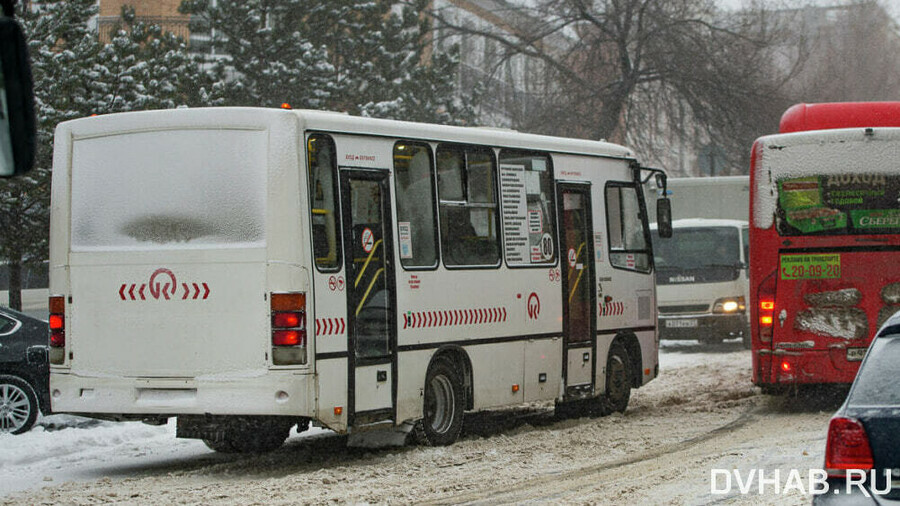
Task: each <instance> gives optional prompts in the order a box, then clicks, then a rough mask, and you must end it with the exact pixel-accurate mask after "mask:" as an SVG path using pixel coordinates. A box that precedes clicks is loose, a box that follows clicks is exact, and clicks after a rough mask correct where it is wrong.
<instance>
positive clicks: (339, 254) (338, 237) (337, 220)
mask: <svg viewBox="0 0 900 506" xmlns="http://www.w3.org/2000/svg"><path fill="white" fill-rule="evenodd" d="M313 137H317V138H325V139H328V142H329V143H331V147H332V149H333V151H334V158H333V160H332V180H331V182H332V187H333V194H334V196H335V202H334V205H335V208H334V233H335V238H334V244H335V255H336V261H335V266H334V267H321V266H320V265H319V262H318V261H317V260H316V246H315V237H314V233H313V228H312V225H313V207H312V204H313V202H314V199H313V187H312V181H311V180H310V172H311V168H310V165H309V140H310V139H311V138H313ZM303 152H304V155H305V156H304V158H305V165H306V174H305V178H306V186H307V196H306V198H307V202H306V210H307V213H308V216H309V247H310V258H311V259H312V263H313V266H315V269H316V270H317V271H318V272H321V273H323V274H334V273H336V272H341V271H342V270H343V269H344V262H343V258H344V257H343V253H344V235H343V233H344V231H343V229H344V226H343V221H342V220H343V215H342V213H343V211H342V208H341V188H340V186H341V185H340V181H339V180H338V179H339V178H340V169H339V168H338V160H337V143H336V142H335V141H334V137H333V136H332V135H331V134H330V133H327V132H319V131H308V132H306V136H305V138H304V141H303Z"/></svg>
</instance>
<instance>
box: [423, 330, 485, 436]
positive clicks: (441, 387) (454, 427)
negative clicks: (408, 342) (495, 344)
mask: <svg viewBox="0 0 900 506" xmlns="http://www.w3.org/2000/svg"><path fill="white" fill-rule="evenodd" d="M471 387H472V381H471V364H470V362H469V359H468V356H467V355H466V353H465V352H464V351H463V350H462V349H460V348H455V347H453V348H446V349H441V350H438V352H436V353H435V354H434V356H432V358H431V362H430V363H429V364H428V370H427V372H426V374H425V384H424V387H423V389H424V392H423V396H422V397H423V398H422V418H421V419H420V420H418V421H417V422H416V424H415V426H414V429H413V430H414V436H415V439H416V441H417V442H418V443H420V444H425V445H428V446H446V445H450V444H453V443H454V442H455V441H456V439H457V438H458V437H459V434H460V433H461V432H462V426H463V416H464V412H465V410H466V409H467V406H469V402H470V401H469V399H470V398H471V394H470V391H471Z"/></svg>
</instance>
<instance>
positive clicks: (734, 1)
mask: <svg viewBox="0 0 900 506" xmlns="http://www.w3.org/2000/svg"><path fill="white" fill-rule="evenodd" d="M752 1H753V0H718V2H719V5H722V6H723V7H727V8H735V9H736V8H739V7H741V6H743V5H749V4H750V3H751V2H752ZM762 1H763V3H767V4H774V5H777V4H784V5H787V6H791V7H800V6H803V5H818V6H830V5H842V4H846V3H852V2H853V1H854V0H762ZM879 2H880V3H881V4H882V5H884V6H885V8H886V9H887V11H888V12H889V13H890V14H891V15H892V16H894V19H897V18H898V17H900V0H879Z"/></svg>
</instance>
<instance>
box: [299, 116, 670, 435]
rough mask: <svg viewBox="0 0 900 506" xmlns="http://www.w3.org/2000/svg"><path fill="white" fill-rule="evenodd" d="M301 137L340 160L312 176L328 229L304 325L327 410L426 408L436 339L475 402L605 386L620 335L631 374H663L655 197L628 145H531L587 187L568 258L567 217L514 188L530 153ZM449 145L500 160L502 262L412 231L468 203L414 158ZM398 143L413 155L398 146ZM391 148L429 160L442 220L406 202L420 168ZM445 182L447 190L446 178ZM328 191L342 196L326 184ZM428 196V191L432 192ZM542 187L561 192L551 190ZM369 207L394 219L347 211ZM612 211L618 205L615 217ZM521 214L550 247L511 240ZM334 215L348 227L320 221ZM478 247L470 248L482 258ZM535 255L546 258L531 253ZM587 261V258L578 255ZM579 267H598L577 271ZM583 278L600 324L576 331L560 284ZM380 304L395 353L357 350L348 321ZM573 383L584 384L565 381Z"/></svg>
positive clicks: (327, 419) (640, 378)
mask: <svg viewBox="0 0 900 506" xmlns="http://www.w3.org/2000/svg"><path fill="white" fill-rule="evenodd" d="M305 142H306V149H307V151H308V153H307V154H308V159H307V163H308V164H309V166H310V167H316V168H318V167H320V166H321V167H323V168H324V169H323V170H324V171H326V172H327V171H330V172H331V174H332V176H322V177H314V178H313V179H314V180H311V183H310V198H311V202H312V204H311V205H312V219H313V226H312V230H313V237H314V238H315V237H319V238H320V239H319V240H320V242H321V244H322V245H321V246H320V247H318V249H317V247H316V246H315V245H313V249H314V250H315V251H316V261H317V263H318V266H317V270H316V272H315V274H314V275H313V278H314V287H315V289H314V291H315V296H314V299H315V310H314V311H315V312H314V318H311V319H310V324H309V332H310V334H311V335H313V334H314V335H315V338H314V341H315V349H316V351H315V356H316V371H317V375H318V384H319V395H318V418H319V420H320V421H322V422H323V423H325V424H326V425H328V426H329V427H332V428H335V429H338V430H342V429H344V428H347V427H348V426H355V427H357V428H362V427H363V426H365V425H369V424H377V423H380V422H384V421H388V420H390V421H393V422H394V423H395V424H399V423H402V422H404V421H406V420H412V419H416V418H420V417H421V416H422V396H423V389H424V385H425V377H426V373H427V371H428V367H429V364H430V363H431V360H432V358H433V357H434V356H435V355H436V354H444V353H449V354H452V356H454V357H458V358H459V360H460V364H462V366H463V368H464V371H463V372H464V373H465V375H466V377H467V378H468V379H467V389H468V391H469V396H468V397H469V399H468V400H469V405H468V408H469V409H483V408H490V407H497V406H506V405H515V404H520V403H523V402H529V401H538V400H550V399H560V400H564V399H568V398H570V397H571V396H574V397H573V398H580V397H583V396H592V395H596V394H599V393H601V392H603V391H604V389H605V383H606V360H607V354H608V351H609V348H610V345H611V343H612V341H613V340H614V339H616V338H618V339H621V340H622V342H623V343H624V344H623V345H624V346H625V347H626V348H627V350H628V353H629V355H630V357H631V359H632V360H633V364H632V367H631V370H632V371H633V372H634V374H635V377H634V381H633V385H634V386H640V385H642V384H644V383H646V382H647V381H649V380H650V379H652V378H653V377H655V375H656V372H657V348H658V343H657V340H656V332H655V313H654V312H653V311H652V308H653V307H655V301H654V285H653V278H652V263H651V259H650V250H649V241H648V238H647V230H646V226H645V224H646V219H645V213H646V209H643V207H642V206H641V202H642V196H641V194H640V189H639V188H638V186H637V185H635V184H634V183H633V181H632V177H633V172H632V170H631V166H630V164H629V162H628V161H627V160H618V159H603V158H599V157H586V156H574V155H558V154H554V155H552V156H551V155H550V154H541V153H539V152H536V153H533V156H537V157H544V158H546V161H547V162H548V163H550V166H548V167H547V169H548V170H549V169H550V168H551V167H552V169H553V171H554V172H555V174H556V177H557V178H559V179H565V180H568V181H569V182H568V183H566V186H565V189H566V191H569V192H570V193H571V194H572V195H576V196H579V197H580V198H583V203H581V204H579V206H581V207H578V208H577V209H578V210H580V211H579V212H588V213H590V230H589V232H588V233H587V236H586V237H582V239H581V242H580V243H577V244H574V245H573V247H572V248H571V249H572V250H573V251H572V252H571V255H572V259H571V262H570V259H569V255H570V252H569V251H558V252H554V251H552V248H561V247H562V245H561V244H560V243H559V242H558V241H557V237H556V234H557V232H559V233H560V234H561V233H563V232H564V230H558V229H557V227H560V228H562V229H565V227H566V224H565V221H564V219H563V217H561V216H557V217H556V218H555V219H553V220H552V221H550V213H547V211H546V210H545V211H543V212H541V213H538V212H536V211H531V212H529V213H527V215H526V211H525V209H531V208H526V207H525V206H526V203H525V201H524V193H523V198H522V199H519V197H517V196H516V193H517V192H518V191H519V190H517V189H516V188H519V187H520V186H523V187H524V186H525V184H526V183H525V182H524V181H526V180H527V179H528V178H525V179H522V178H523V177H524V175H522V174H520V173H518V172H517V171H521V170H523V169H522V168H521V167H520V166H519V165H518V164H520V163H527V162H519V161H516V162H510V158H509V157H508V156H506V155H507V154H508V153H510V152H513V150H505V149H503V148H499V149H498V148H494V149H490V150H488V149H487V148H484V147H479V146H474V147H466V146H459V145H449V144H448V143H440V142H423V141H405V140H403V139H393V138H372V137H366V136H360V135H343V134H336V133H317V132H315V131H314V130H312V131H311V132H308V133H307V134H306V137H305ZM326 145H327V146H328V147H323V146H326ZM448 146H449V147H448ZM451 148H452V149H453V150H457V151H459V152H466V150H467V149H472V150H474V151H473V152H475V153H476V154H477V153H482V154H484V156H490V157H493V159H494V160H495V163H496V165H495V167H496V169H495V171H496V174H495V176H494V177H495V179H494V181H495V183H494V184H496V182H497V181H498V180H499V183H500V184H499V187H498V188H496V189H495V193H496V197H495V198H496V200H495V204H494V205H493V206H490V207H486V209H487V210H488V211H487V212H488V214H490V213H503V215H504V217H503V218H502V219H499V218H498V220H497V221H496V222H494V223H500V224H501V226H502V228H501V229H500V230H498V231H497V232H496V234H497V235H498V236H499V237H498V239H497V242H498V243H499V247H500V250H499V251H500V256H499V257H498V258H497V261H496V263H495V264H494V265H466V264H465V260H463V261H460V260H459V258H458V257H457V256H454V255H459V254H460V253H459V252H457V251H454V249H453V248H454V247H455V245H454V244H451V243H448V242H447V240H446V238H444V239H441V241H438V239H437V238H436V237H432V236H430V235H428V234H425V235H422V234H421V233H417V232H416V231H417V230H420V231H421V230H426V231H427V230H431V229H432V228H433V230H432V233H433V234H440V233H444V234H446V233H447V231H446V228H444V229H442V228H441V227H447V224H446V223H445V220H446V219H448V217H451V216H452V215H451V213H452V212H453V210H454V209H457V208H458V209H462V208H463V207H464V203H455V202H451V203H444V202H446V199H445V200H443V201H441V202H442V203H441V204H438V203H437V201H438V200H440V197H441V195H439V193H440V192H439V191H438V189H437V186H438V185H439V184H440V183H439V182H438V181H436V180H435V179H434V178H436V177H437V176H436V175H435V174H430V173H431V172H433V171H435V168H434V163H435V162H434V161H433V160H431V159H428V160H426V159H425V158H423V159H421V160H419V161H418V162H413V161H412V160H411V158H416V157H422V156H425V155H428V156H430V157H434V156H439V152H441V150H446V149H451ZM404 149H406V150H407V151H406V152H405V153H410V155H405V154H404V152H403V151H402V150H404ZM412 151H415V152H416V153H417V155H416V157H413V156H412V154H411V153H412ZM515 152H516V153H522V154H521V157H526V158H527V156H531V155H528V154H527V153H525V152H522V151H521V150H518V151H515ZM310 153H312V154H310ZM321 153H325V154H324V155H323V154H321ZM528 153H531V152H528ZM467 156H469V155H467ZM398 159H399V160H405V161H404V162H403V163H406V164H411V163H412V164H415V163H421V164H422V165H421V167H425V168H427V172H428V173H429V174H420V175H419V177H425V178H426V179H428V178H429V177H430V178H431V179H428V181H425V186H424V187H420V188H425V189H426V190H420V191H428V188H429V186H430V187H431V189H430V192H431V194H432V195H431V196H432V198H435V199H438V200H436V201H435V202H433V203H432V204H431V206H430V209H428V207H429V206H426V209H425V210H424V211H422V212H425V214H427V215H428V216H427V217H426V218H427V220H429V221H430V222H432V223H433V225H432V226H431V227H428V226H423V228H418V229H417V228H416V224H415V223H411V222H410V221H409V213H408V212H407V211H406V210H405V209H404V208H403V206H404V205H407V204H403V203H402V202H401V198H400V196H399V195H398V193H400V192H403V191H405V190H406V189H407V188H409V187H410V186H409V185H412V184H413V183H414V181H413V180H412V179H413V177H412V176H413V174H412V170H413V169H404V170H409V172H403V171H400V172H398V171H397V170H395V168H396V167H395V163H397V162H396V160H398ZM504 160H506V161H505V162H504ZM542 163H543V162H542ZM504 164H505V165H504ZM416 170H421V168H420V169H416ZM322 174H324V172H322ZM441 177H444V178H447V177H451V176H448V175H446V174H444V175H441ZM535 177H537V176H535ZM329 178H334V181H331V180H330V179H329ZM337 180H340V184H338V183H337ZM532 180H534V181H536V179H535V178H532ZM520 181H522V183H521V184H519V182H520ZM355 182H359V183H358V184H357V183H355ZM367 182H368V183H367ZM376 182H377V184H376ZM385 182H386V183H387V184H384V183H385ZM354 184H357V186H358V188H360V189H361V188H367V189H366V190H365V191H366V192H367V193H366V195H368V196H369V197H370V198H367V199H364V200H365V201H366V202H368V204H367V203H366V202H363V201H361V200H359V199H358V198H357V197H355V196H354V192H359V191H361V190H359V189H357V190H354V188H355V187H354V186H353V185H354ZM443 184H444V185H446V184H447V181H446V180H444V183H443ZM529 184H531V185H532V186H534V185H536V184H537V183H536V182H532V183H529ZM554 184H555V183H553V184H551V186H550V187H549V190H550V191H554V189H553V185H554ZM517 185H518V186H517ZM561 188H563V187H562V186H561ZM544 190H546V189H544ZM441 191H444V192H445V193H444V195H443V196H446V191H447V190H446V187H445V188H443V190H441ZM523 191H524V190H523ZM330 192H336V193H337V194H338V195H339V198H337V197H334V196H329V193H330ZM545 193H546V192H545ZM422 195H425V196H426V197H427V193H423V194H422ZM384 198H386V199H387V200H388V201H389V202H390V203H391V207H390V209H384V210H381V211H378V212H377V213H374V214H373V209H374V207H372V204H373V203H374V202H376V201H380V199H384ZM549 198H550V199H554V198H555V197H554V196H553V195H552V194H551V195H550V196H549ZM329 199H331V200H334V201H335V202H337V201H343V206H337V205H336V204H328V203H327V202H326V201H328V200H329ZM348 199H349V200H348ZM610 200H613V204H612V206H610V204H609V201H610ZM552 202H553V200H549V201H548V203H552ZM401 204H402V205H401ZM557 204H560V203H559V202H557ZM529 205H535V204H534V203H533V202H532V203H531V204H529ZM329 206H331V208H329ZM366 206H368V208H366V209H364V208H365V207H366ZM519 206H522V207H519ZM376 207H377V206H376ZM482 207H483V208H485V207H484V205H482ZM515 209H519V211H516V210H515ZM560 209H565V206H561V207H560ZM554 212H555V211H554ZM434 213H437V214H440V213H445V214H442V215H441V216H442V218H441V221H440V222H439V221H438V219H437V217H436V216H431V215H432V214H434ZM519 213H521V216H520V215H519ZM544 214H546V216H544ZM332 215H333V217H331V216H332ZM365 216H369V217H377V218H378V220H382V219H385V220H387V219H390V220H392V221H391V222H390V223H391V229H390V230H386V229H384V228H383V227H382V226H381V222H380V221H379V222H378V223H375V222H371V223H369V222H365V219H363V220H362V221H354V220H357V217H365ZM608 216H612V222H613V224H612V231H610V230H609V229H610V225H609V223H610V221H611V220H610V219H608ZM422 218H423V217H422V216H419V217H418V218H414V219H422ZM360 219H362V218H360ZM581 219H583V218H581ZM517 220H521V221H520V222H521V223H523V224H524V225H525V226H527V227H528V231H527V233H526V234H531V236H535V237H537V236H540V235H541V234H543V236H544V237H545V238H546V239H548V240H549V241H550V242H549V244H547V243H546V242H541V243H540V246H542V247H544V248H545V250H544V251H543V252H541V251H538V250H536V249H534V248H537V247H538V246H534V245H532V247H531V248H532V249H530V250H527V251H528V253H527V254H524V255H522V256H519V257H516V256H515V254H513V253H511V250H513V249H515V248H518V247H520V243H517V242H516V241H517V240H518V238H519V237H521V235H517V234H519V232H518V231H514V230H513V228H515V227H517ZM426 225H427V224H426ZM341 226H342V227H343V228H344V231H343V233H342V234H340V233H338V232H327V231H326V230H328V229H329V228H330V227H333V228H335V229H338V228H340V227H341ZM492 226H493V225H492ZM329 234H331V235H334V236H335V237H336V238H337V241H336V243H335V245H330V244H329V241H330V239H329V240H326V239H322V238H327V237H329ZM610 234H612V235H613V237H612V240H609V239H608V238H609V237H610ZM525 237H529V236H528V235H525ZM585 239H586V241H585ZM459 240H460V241H462V240H467V239H466V238H465V237H463V239H459ZM384 241H388V243H385V242H384ZM423 241H424V242H427V243H429V244H430V245H433V248H434V249H435V250H436V251H432V252H430V253H429V255H433V256H431V257H430V258H433V259H434V262H431V263H428V262H426V264H425V265H410V264H414V262H411V261H410V259H411V258H413V254H412V252H413V251H419V250H421V249H422V243H423ZM585 243H586V244H585ZM429 247H430V246H429ZM548 248H551V249H548ZM385 255H387V256H388V262H387V263H385V259H384V256H385ZM529 255H531V256H532V258H531V260H529ZM513 258H517V259H518V260H515V261H513V260H511V259H513ZM546 259H555V260H552V261H549V262H548V261H546ZM478 261H479V260H478V259H477V258H475V259H474V260H472V262H473V263H474V264H477V263H478ZM529 261H531V262H537V264H536V265H527V264H528V263H529ZM460 263H461V265H456V264H460ZM511 263H512V264H516V265H511ZM522 264H524V265H522ZM585 265H587V266H588V267H589V269H584V266H585ZM377 272H382V275H388V276H389V275H390V274H389V273H390V272H393V273H394V277H393V279H392V280H389V281H391V282H390V283H385V282H384V280H383V278H380V277H379V276H378V275H377V274H376V273H377ZM585 272H590V274H588V275H587V276H584V273H585ZM579 286H580V287H581V288H584V287H587V288H588V292H587V293H588V294H589V295H590V297H589V298H587V299H585V300H590V305H591V306H593V308H592V309H591V313H592V314H591V313H589V314H590V318H593V321H591V322H589V324H588V326H589V327H590V329H591V330H590V332H591V333H592V334H593V336H588V340H587V341H578V342H577V343H575V344H574V345H571V346H567V345H565V342H567V340H566V339H565V336H564V335H563V334H564V328H563V324H562V322H563V318H564V317H565V316H567V315H568V313H567V311H568V309H567V308H568V307H569V306H568V305H567V301H568V300H569V299H568V297H567V296H568V295H570V294H568V292H569V291H571V290H570V289H576V288H578V287H579ZM380 294H382V295H380ZM385 313H388V314H389V316H388V317H387V318H386V319H384V320H383V321H384V324H385V328H384V329H383V331H384V332H385V338H386V343H387V354H386V355H385V354H381V355H379V357H383V358H379V357H369V356H363V355H360V353H361V352H360V350H359V349H354V348H353V346H354V343H357V345H358V343H359V338H358V337H354V335H353V333H354V332H360V330H359V327H358V326H357V325H355V324H354V321H358V320H359V318H361V317H362V315H364V314H368V315H370V316H371V317H377V318H381V316H377V314H385ZM579 343H584V344H579ZM469 381H471V383H469ZM567 386H568V387H578V388H575V389H568V390H567V389H566V388H564V387H567ZM391 410H393V412H391ZM361 412H367V413H365V415H366V416H364V417H362V418H359V419H354V418H355V417H356V415H357V414H358V413H361Z"/></svg>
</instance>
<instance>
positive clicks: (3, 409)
mask: <svg viewBox="0 0 900 506" xmlns="http://www.w3.org/2000/svg"><path fill="white" fill-rule="evenodd" d="M48 334H49V329H48V326H47V323H46V322H43V321H41V320H37V319H35V318H32V317H30V316H28V315H24V314H22V313H19V312H18V311H13V310H12V309H9V308H6V307H0V433H4V432H10V433H12V434H21V433H23V432H25V431H27V430H29V429H31V427H32V426H33V425H34V422H35V421H36V420H37V415H38V411H40V412H41V413H44V414H49V412H50V363H49V361H48V359H47V356H48V354H47V350H48V348H47V340H48Z"/></svg>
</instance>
